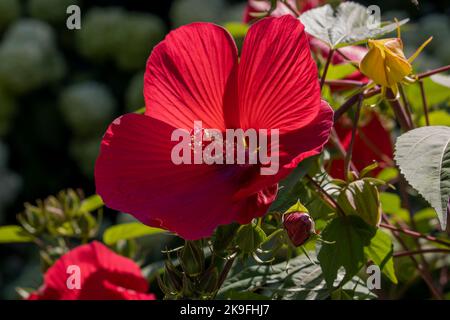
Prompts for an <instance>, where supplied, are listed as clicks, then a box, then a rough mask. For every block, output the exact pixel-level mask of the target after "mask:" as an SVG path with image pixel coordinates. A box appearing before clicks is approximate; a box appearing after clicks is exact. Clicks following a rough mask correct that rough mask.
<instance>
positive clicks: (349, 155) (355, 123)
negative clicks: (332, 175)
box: [344, 95, 364, 178]
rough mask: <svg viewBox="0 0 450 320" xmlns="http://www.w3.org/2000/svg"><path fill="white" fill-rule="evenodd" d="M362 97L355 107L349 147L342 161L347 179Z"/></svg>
mask: <svg viewBox="0 0 450 320" xmlns="http://www.w3.org/2000/svg"><path fill="white" fill-rule="evenodd" d="M363 99H364V97H363V96H362V95H360V96H359V99H358V104H357V107H356V113H355V119H354V121H353V127H352V138H351V140H350V145H349V147H348V150H347V154H346V156H345V161H344V174H345V175H344V176H345V177H346V178H347V177H348V174H349V172H350V163H351V161H352V154H353V145H354V143H355V137H356V130H357V129H358V123H359V116H360V114H361V106H362V102H363Z"/></svg>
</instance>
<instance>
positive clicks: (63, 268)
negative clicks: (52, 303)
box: [28, 241, 155, 300]
mask: <svg viewBox="0 0 450 320" xmlns="http://www.w3.org/2000/svg"><path fill="white" fill-rule="evenodd" d="M147 291H148V283H147V281H146V280H145V278H144V277H143V276H142V273H141V269H140V268H139V267H138V265H137V264H136V263H134V261H132V260H130V259H127V258H125V257H122V256H120V255H118V254H116V253H114V252H113V251H111V250H109V249H108V248H107V247H105V246H104V245H103V244H101V243H99V242H96V241H94V242H92V243H90V244H85V245H82V246H79V247H77V248H75V249H73V250H72V251H70V252H68V253H66V254H65V255H63V256H62V257H61V258H60V259H59V260H58V261H56V263H55V264H54V265H53V266H51V267H50V268H49V269H48V270H47V272H46V273H45V276H44V284H43V286H42V287H41V288H40V289H39V290H38V291H37V292H34V293H32V294H31V295H30V297H29V298H28V299H29V300H154V299H155V296H154V295H153V294H149V293H147Z"/></svg>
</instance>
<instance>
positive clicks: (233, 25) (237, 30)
mask: <svg viewBox="0 0 450 320" xmlns="http://www.w3.org/2000/svg"><path fill="white" fill-rule="evenodd" d="M224 28H225V29H227V30H228V32H229V33H230V34H231V35H232V36H233V38H234V39H239V38H244V37H245V35H246V34H247V31H248V29H249V28H250V26H249V25H248V24H246V23H242V22H228V23H225V24H224Z"/></svg>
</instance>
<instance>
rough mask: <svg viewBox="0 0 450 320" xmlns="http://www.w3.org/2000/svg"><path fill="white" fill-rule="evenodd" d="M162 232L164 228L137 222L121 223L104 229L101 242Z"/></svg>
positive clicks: (113, 242) (111, 243)
mask: <svg viewBox="0 0 450 320" xmlns="http://www.w3.org/2000/svg"><path fill="white" fill-rule="evenodd" d="M163 232H165V230H163V229H159V228H152V227H148V226H146V225H144V224H142V223H139V222H130V223H123V224H119V225H115V226H112V227H110V228H108V229H106V231H105V233H104V234H103V242H104V243H106V244H107V245H113V244H115V243H117V242H118V241H120V240H130V239H135V238H140V237H144V236H150V235H154V234H159V233H163Z"/></svg>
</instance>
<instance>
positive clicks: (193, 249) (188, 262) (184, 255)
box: [180, 241, 205, 277]
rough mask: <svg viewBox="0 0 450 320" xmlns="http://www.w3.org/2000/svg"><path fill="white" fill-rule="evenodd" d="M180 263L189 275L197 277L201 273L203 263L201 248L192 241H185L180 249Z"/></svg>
mask: <svg viewBox="0 0 450 320" xmlns="http://www.w3.org/2000/svg"><path fill="white" fill-rule="evenodd" d="M180 263H181V266H182V268H183V271H184V272H185V273H186V274H187V275H188V276H189V277H197V276H199V275H200V274H202V272H203V270H204V265H205V256H204V254H203V250H202V248H201V247H199V245H198V244H197V243H195V242H193V241H186V244H185V245H184V248H183V250H182V251H181V255H180Z"/></svg>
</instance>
